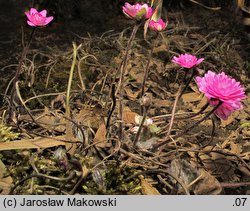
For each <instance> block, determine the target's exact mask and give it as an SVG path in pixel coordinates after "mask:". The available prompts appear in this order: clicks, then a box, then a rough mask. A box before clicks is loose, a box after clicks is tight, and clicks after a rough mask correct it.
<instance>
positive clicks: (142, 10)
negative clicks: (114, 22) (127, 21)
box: [122, 2, 153, 20]
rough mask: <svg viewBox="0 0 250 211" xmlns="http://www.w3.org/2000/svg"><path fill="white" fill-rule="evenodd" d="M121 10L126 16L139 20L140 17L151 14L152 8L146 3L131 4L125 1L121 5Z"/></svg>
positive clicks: (146, 16) (148, 16)
mask: <svg viewBox="0 0 250 211" xmlns="http://www.w3.org/2000/svg"><path fill="white" fill-rule="evenodd" d="M122 10H123V13H124V14H125V15H126V16H128V17H129V18H132V19H136V20H141V19H142V18H145V19H148V18H150V17H151V16H152V14H153V9H152V8H151V7H149V6H148V5H147V4H139V3H137V4H135V5H131V4H129V3H127V2H126V3H125V5H124V6H123V7H122Z"/></svg>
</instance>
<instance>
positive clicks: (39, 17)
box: [25, 8, 54, 26]
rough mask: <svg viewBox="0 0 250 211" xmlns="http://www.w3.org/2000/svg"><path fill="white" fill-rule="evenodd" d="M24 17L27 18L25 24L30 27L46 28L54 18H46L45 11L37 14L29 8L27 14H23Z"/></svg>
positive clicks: (33, 9)
mask: <svg viewBox="0 0 250 211" xmlns="http://www.w3.org/2000/svg"><path fill="white" fill-rule="evenodd" d="M25 15H26V16H27V18H28V21H27V23H28V24H29V25H30V26H46V25H47V24H48V23H49V22H51V21H52V20H53V18H54V17H53V16H50V17H46V15H47V11H46V10H42V11H41V12H38V11H37V10H36V9H35V8H31V9H30V11H29V12H25Z"/></svg>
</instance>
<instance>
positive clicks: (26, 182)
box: [0, 10, 250, 195]
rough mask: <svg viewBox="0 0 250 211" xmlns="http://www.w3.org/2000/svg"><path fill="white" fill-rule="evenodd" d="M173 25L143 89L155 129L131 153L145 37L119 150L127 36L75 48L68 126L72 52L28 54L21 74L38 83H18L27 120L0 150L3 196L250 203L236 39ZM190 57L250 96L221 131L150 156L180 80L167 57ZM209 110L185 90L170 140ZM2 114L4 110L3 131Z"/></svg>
mask: <svg viewBox="0 0 250 211" xmlns="http://www.w3.org/2000/svg"><path fill="white" fill-rule="evenodd" d="M184 12H186V13H187V11H185V10H184ZM209 12H211V11H206V13H209ZM176 15H177V16H178V13H174V12H170V13H169V14H168V16H169V20H170V23H171V24H169V26H168V30H167V31H166V32H163V33H162V34H161V35H162V36H161V37H160V38H158V40H157V43H156V46H155V47H154V49H153V59H152V61H151V64H150V66H149V68H150V69H149V77H148V81H147V82H146V92H149V93H151V94H152V96H153V97H152V105H151V107H150V108H149V111H148V113H147V119H148V120H149V119H152V120H153V121H152V124H145V123H144V124H143V126H142V127H143V128H142V134H141V136H140V138H139V143H138V147H137V148H135V147H134V146H133V140H134V138H135V133H134V132H133V130H135V127H138V126H139V125H140V123H141V121H142V118H143V117H142V116H143V113H142V111H141V109H140V108H141V102H140V99H139V98H140V86H141V83H142V75H143V71H144V68H145V64H146V61H147V55H148V54H149V46H148V44H147V43H146V42H145V41H144V40H143V38H142V36H139V37H136V39H135V42H134V44H133V46H132V50H131V54H130V58H129V59H128V65H127V69H126V71H125V74H126V78H127V80H126V81H125V88H124V90H125V94H124V104H125V105H126V107H125V108H124V110H123V116H124V131H123V132H124V136H125V138H124V142H120V140H119V139H118V136H119V134H118V131H119V130H118V128H119V118H118V109H117V106H116V107H114V106H113V105H114V103H115V101H114V99H112V94H114V93H112V92H114V91H113V90H112V84H116V83H118V80H119V75H118V74H117V69H118V67H119V65H120V63H121V62H122V58H123V55H124V52H125V48H126V43H127V41H128V31H129V30H124V31H123V32H121V33H114V32H107V33H105V34H103V36H101V37H97V36H89V37H81V38H79V40H77V43H78V44H79V45H78V48H79V49H78V55H77V65H76V69H77V71H75V74H74V82H73V90H72V92H71V98H70V106H71V114H70V117H67V116H66V115H65V94H66V93H65V90H66V85H64V84H67V79H68V78H67V75H68V71H69V68H70V65H71V62H72V56H71V55H72V53H71V52H72V49H71V48H69V47H68V48H67V51H65V50H64V51H63V52H62V51H60V50H59V49H56V50H55V49H53V48H52V49H51V50H50V51H49V50H48V49H46V51H44V52H42V53H41V52H40V53H38V49H33V51H34V52H37V53H38V54H40V55H39V57H40V58H39V59H37V58H35V57H34V58H33V59H32V60H31V61H33V62H32V63H28V62H27V63H25V64H26V65H27V66H26V67H25V68H26V69H29V68H31V67H30V66H29V65H32V68H34V69H35V70H36V73H35V74H34V75H33V76H32V77H31V76H30V75H29V77H31V78H32V82H31V81H30V80H27V81H24V83H23V84H22V86H21V87H20V89H21V93H22V96H21V97H22V98H23V100H24V102H25V105H26V106H27V108H29V113H27V109H25V108H22V109H20V110H19V111H18V115H17V118H18V119H17V124H16V125H13V126H12V131H13V132H18V134H19V135H18V137H15V138H14V140H12V139H9V140H8V139H6V140H7V141H6V140H5V141H2V140H1V142H0V158H1V161H0V170H1V171H0V191H1V194H13V193H14V194H145V195H159V194H196V195H199V194H209V195H210V194H246V193H249V190H250V180H249V178H250V177H249V175H250V161H249V159H250V145H249V131H250V126H249V121H250V119H249V116H250V115H249V114H250V112H249V108H250V103H249V84H248V81H249V79H248V78H247V72H246V71H247V70H246V69H245V68H246V65H247V63H246V62H244V59H242V57H241V56H240V54H239V53H238V52H237V49H236V47H234V42H235V40H234V39H239V38H236V37H234V38H232V37H231V36H234V35H233V34H230V32H229V31H226V32H225V33H218V31H217V30H216V31H210V32H209V34H207V33H204V32H202V31H200V30H199V29H200V27H190V28H189V29H188V27H187V25H186V24H187V23H183V25H182V24H181V23H180V22H179V20H178V18H176ZM186 15H187V14H186ZM187 16H190V14H189V15H187ZM193 19H194V18H192V20H193ZM193 21H194V20H193ZM173 23H175V25H174V24H173ZM189 24H190V25H191V26H192V24H193V25H195V24H198V23H197V22H194V23H189ZM210 25H211V23H210ZM229 35H230V36H229ZM151 38H152V37H150V34H149V36H148V39H151ZM47 44H48V45H49V43H47ZM80 44H81V45H80ZM241 47H242V49H241V51H244V46H243V45H242V46H241ZM228 49H229V50H228ZM39 51H40V50H39ZM188 51H192V52H195V53H196V55H197V56H204V57H205V58H206V60H207V64H206V65H208V67H209V68H211V69H216V70H217V71H219V70H220V69H223V70H225V71H228V73H229V74H231V75H232V76H233V77H234V76H236V78H237V79H239V80H240V81H241V82H243V83H244V84H245V85H246V87H247V89H246V93H247V95H248V98H247V99H246V100H245V101H244V104H245V107H244V109H243V110H241V111H239V112H235V113H234V114H233V115H232V116H231V117H230V118H229V119H228V120H227V121H222V120H220V119H218V118H217V117H215V116H214V117H212V118H211V119H209V120H207V121H205V122H204V123H203V124H200V125H198V126H197V127H196V128H194V129H193V130H192V131H190V132H188V133H186V134H184V135H183V136H182V137H179V138H176V139H174V138H172V139H171V140H170V141H169V142H168V143H167V144H166V145H165V146H164V148H162V149H158V150H156V151H155V150H152V149H153V147H154V145H155V144H156V143H161V142H162V141H163V140H164V138H165V137H166V134H167V128H168V125H169V120H170V117H171V109H172V104H173V102H174V97H175V95H176V92H177V90H178V87H179V83H180V78H182V77H183V72H182V70H176V66H175V65H173V64H171V62H170V60H171V58H172V55H173V53H174V54H176V55H177V54H178V53H183V52H188ZM29 56H31V55H29ZM41 61H43V63H41ZM44 62H45V63H44ZM248 65H249V63H248ZM232 66H233V68H234V70H232ZM201 68H203V67H201ZM23 74H24V75H25V73H23ZM31 74H32V73H31ZM48 75H49V76H48ZM29 77H28V78H29ZM44 81H47V83H46V84H45V83H44ZM31 87H32V89H31ZM206 103H207V102H206V98H205V97H204V96H203V95H202V94H200V93H199V91H198V89H197V87H196V85H195V84H194V83H193V84H191V85H190V87H189V89H188V90H187V91H186V93H184V94H183V96H182V98H181V100H180V101H179V103H178V105H177V112H176V120H175V122H174V125H173V128H172V130H171V134H172V135H175V134H177V133H179V132H180V131H182V130H183V129H184V128H186V127H187V126H188V125H190V123H192V122H195V121H196V120H197V116H194V115H193V114H194V113H196V112H198V111H199V110H200V109H201V108H202V107H203V106H204V105H205V104H206ZM113 108H114V110H113V111H112V109H113ZM5 110H6V107H4V106H3V109H1V114H2V115H1V116H2V118H1V121H2V122H5V118H4V117H5V115H6V114H5ZM110 114H112V115H111V116H109V115H110ZM108 118H110V122H109V124H107V119H108ZM150 121H151V120H150ZM214 124H215V125H216V127H215V128H214V127H213V125H214ZM7 135H8V134H7ZM7 135H6V137H7Z"/></svg>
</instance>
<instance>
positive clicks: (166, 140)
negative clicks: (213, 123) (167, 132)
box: [152, 101, 223, 151]
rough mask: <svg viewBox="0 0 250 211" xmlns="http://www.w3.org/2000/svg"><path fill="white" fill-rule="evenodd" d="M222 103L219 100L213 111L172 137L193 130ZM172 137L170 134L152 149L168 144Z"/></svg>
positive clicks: (177, 136)
mask: <svg viewBox="0 0 250 211" xmlns="http://www.w3.org/2000/svg"><path fill="white" fill-rule="evenodd" d="M222 103H223V102H222V101H219V103H218V104H217V105H216V106H215V107H214V108H213V109H212V110H211V111H209V112H208V113H207V114H206V115H205V116H204V117H203V118H201V119H200V120H199V121H197V122H195V123H194V124H193V125H191V126H189V127H187V128H186V129H185V130H184V131H182V132H181V133H180V134H177V135H175V136H173V137H172V138H179V137H181V136H183V135H185V134H186V133H187V132H189V131H190V130H192V129H193V128H194V127H196V126H197V125H199V124H200V123H201V122H203V121H204V120H206V119H207V118H208V117H210V116H211V115H212V114H213V113H214V112H215V111H216V109H217V108H219V106H220V105H221V104H222ZM170 139H171V138H170V137H169V136H168V137H167V138H166V139H165V140H164V141H163V142H161V143H159V144H157V145H155V146H154V147H153V149H152V150H153V151H156V150H157V149H158V148H159V147H162V146H164V145H166V144H167V143H168V142H169V140H170Z"/></svg>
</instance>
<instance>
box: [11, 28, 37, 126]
mask: <svg viewBox="0 0 250 211" xmlns="http://www.w3.org/2000/svg"><path fill="white" fill-rule="evenodd" d="M35 29H36V27H34V28H33V29H32V31H31V34H30V37H29V40H28V43H27V45H26V46H25V47H24V48H23V52H22V55H21V58H20V60H19V63H18V66H17V70H16V74H15V76H14V78H13V80H12V83H13V86H12V89H11V93H10V112H9V118H8V121H12V120H13V114H14V110H15V109H14V108H15V102H14V101H15V96H16V83H17V81H18V80H19V77H20V74H21V70H22V64H23V61H24V59H25V58H26V55H27V53H28V51H29V47H30V43H31V40H32V37H33V35H34V33H35Z"/></svg>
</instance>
